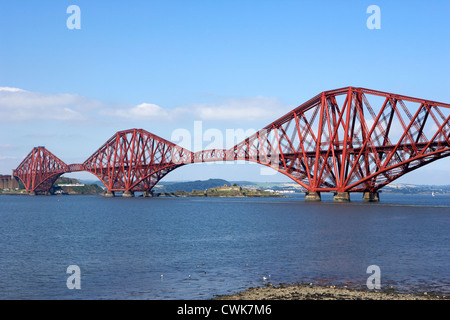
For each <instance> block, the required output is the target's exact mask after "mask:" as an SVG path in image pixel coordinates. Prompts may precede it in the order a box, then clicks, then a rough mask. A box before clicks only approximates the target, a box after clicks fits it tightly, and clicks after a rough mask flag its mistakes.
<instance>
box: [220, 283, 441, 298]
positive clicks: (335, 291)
mask: <svg viewBox="0 0 450 320" xmlns="http://www.w3.org/2000/svg"><path fill="white" fill-rule="evenodd" d="M215 300H450V297H449V296H445V295H439V294H435V293H433V294H430V293H427V292H424V293H423V294H417V295H415V294H404V293H397V292H393V291H389V290H384V291H383V290H381V291H367V290H366V291H363V290H356V289H350V288H345V287H343V288H338V287H336V286H320V285H312V284H309V285H308V284H294V285H283V284H280V285H278V286H272V285H267V286H265V287H253V288H249V289H247V290H245V291H243V292H239V293H236V294H232V295H221V296H217V297H215Z"/></svg>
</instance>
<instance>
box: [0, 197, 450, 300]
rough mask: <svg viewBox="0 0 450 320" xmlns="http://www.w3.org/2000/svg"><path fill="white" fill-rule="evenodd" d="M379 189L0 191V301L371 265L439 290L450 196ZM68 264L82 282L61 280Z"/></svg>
mask: <svg viewBox="0 0 450 320" xmlns="http://www.w3.org/2000/svg"><path fill="white" fill-rule="evenodd" d="M381 196H382V202H381V203H375V204H363V203H361V202H359V201H360V199H357V201H358V202H356V197H355V202H352V203H349V204H334V203H332V202H328V201H323V202H321V203H305V202H304V201H303V199H304V197H303V196H301V195H298V196H294V197H292V198H284V199H276V198H270V199H269V198H265V199H257V198H255V199H253V198H155V199H151V198H150V199H149V198H145V199H143V198H135V199H124V198H118V197H117V198H114V199H105V198H103V197H101V196H51V197H28V196H5V195H4V196H0V299H208V298H212V297H214V295H218V294H228V293H234V292H236V291H241V290H243V289H245V288H247V287H250V286H262V285H264V284H266V283H267V282H268V281H270V282H272V283H274V284H277V283H292V282H314V283H326V284H336V285H350V286H353V287H361V286H363V287H364V286H365V284H366V280H367V277H368V276H369V275H370V274H367V273H366V269H367V267H368V266H369V265H373V264H375V265H378V266H379V267H380V269H381V285H382V288H386V286H388V285H390V286H394V288H396V289H398V290H400V291H409V292H414V291H419V292H423V291H433V290H434V291H440V292H443V293H446V294H449V293H450V275H449V272H448V270H449V269H450V251H449V250H450V236H449V230H450V197H448V196H436V197H431V196H402V197H401V198H398V197H395V196H390V195H385V194H382V195H381ZM324 198H325V200H327V199H328V198H327V197H324ZM358 198H359V197H358ZM329 199H331V197H330V198H329ZM69 265H78V266H79V267H80V270H81V290H69V289H68V288H67V286H66V280H67V278H68V277H69V276H70V274H67V273H66V271H67V267H68V266H69ZM161 275H163V277H162V278H161ZM189 275H190V276H191V278H190V279H189ZM269 275H270V278H269ZM263 277H267V278H268V280H266V281H264V280H263Z"/></svg>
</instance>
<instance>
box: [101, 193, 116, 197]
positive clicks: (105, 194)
mask: <svg viewBox="0 0 450 320" xmlns="http://www.w3.org/2000/svg"><path fill="white" fill-rule="evenodd" d="M103 196H104V197H105V198H114V197H115V194H114V191H106V192H105V193H104V194H103Z"/></svg>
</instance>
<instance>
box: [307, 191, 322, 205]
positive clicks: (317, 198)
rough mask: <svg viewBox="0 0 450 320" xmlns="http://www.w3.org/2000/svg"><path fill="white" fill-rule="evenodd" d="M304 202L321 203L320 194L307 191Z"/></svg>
mask: <svg viewBox="0 0 450 320" xmlns="http://www.w3.org/2000/svg"><path fill="white" fill-rule="evenodd" d="M305 201H311V202H313V201H322V198H321V197H320V192H315V191H307V192H306V194H305Z"/></svg>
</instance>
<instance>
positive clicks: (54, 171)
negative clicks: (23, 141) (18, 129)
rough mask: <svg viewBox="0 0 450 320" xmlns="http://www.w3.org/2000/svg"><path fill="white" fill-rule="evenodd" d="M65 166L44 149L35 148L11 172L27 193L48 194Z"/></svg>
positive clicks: (66, 169) (65, 170)
mask: <svg viewBox="0 0 450 320" xmlns="http://www.w3.org/2000/svg"><path fill="white" fill-rule="evenodd" d="M65 172H68V168H67V165H66V164H65V163H64V162H63V161H62V160H60V159H59V158H57V157H56V156H55V155H54V154H53V153H51V152H50V151H48V150H47V149H45V147H35V148H33V150H31V152H30V153H29V154H28V156H27V157H26V158H25V159H24V160H23V161H22V163H21V164H20V165H19V166H18V167H17V169H16V170H14V171H13V175H14V176H15V177H18V178H19V179H20V180H21V181H22V183H23V184H24V186H25V189H26V190H27V191H29V192H48V191H49V190H50V188H51V187H52V185H53V183H54V182H55V181H56V179H58V177H59V176H60V175H62V174H63V173H65Z"/></svg>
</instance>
